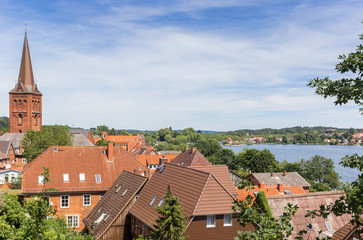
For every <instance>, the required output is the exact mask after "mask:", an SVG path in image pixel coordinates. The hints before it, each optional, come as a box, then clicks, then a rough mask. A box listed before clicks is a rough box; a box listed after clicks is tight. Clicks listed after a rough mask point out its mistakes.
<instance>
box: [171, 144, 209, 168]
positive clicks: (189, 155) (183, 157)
mask: <svg viewBox="0 0 363 240" xmlns="http://www.w3.org/2000/svg"><path fill="white" fill-rule="evenodd" d="M171 163H172V164H178V165H181V166H207V165H211V163H210V162H209V161H208V160H207V159H206V158H205V157H204V156H203V155H202V154H201V153H200V152H199V151H197V149H196V148H192V149H190V150H189V149H187V150H185V151H184V152H182V153H181V154H179V156H178V157H176V158H175V159H174V160H173V161H171Z"/></svg>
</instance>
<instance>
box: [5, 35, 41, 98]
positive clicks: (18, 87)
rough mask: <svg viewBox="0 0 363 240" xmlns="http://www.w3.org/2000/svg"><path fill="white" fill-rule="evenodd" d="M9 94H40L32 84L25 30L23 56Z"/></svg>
mask: <svg viewBox="0 0 363 240" xmlns="http://www.w3.org/2000/svg"><path fill="white" fill-rule="evenodd" d="M10 92H11V93H15V92H16V93H36V94H41V92H40V91H39V90H38V87H37V85H36V84H35V82H34V75H33V67H32V62H31V59H30V52H29V44H28V37H27V32H26V29H25V36H24V45H23V54H22V57H21V64H20V71H19V78H18V82H17V83H16V84H15V87H14V88H13V90H11V91H10Z"/></svg>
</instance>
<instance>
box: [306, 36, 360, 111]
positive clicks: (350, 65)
mask: <svg viewBox="0 0 363 240" xmlns="http://www.w3.org/2000/svg"><path fill="white" fill-rule="evenodd" d="M360 40H363V34H362V35H360ZM338 59H340V60H341V62H339V63H338V64H337V65H336V66H335V70H336V71H337V72H340V73H342V74H343V73H349V75H356V77H355V78H353V77H348V78H341V79H338V80H331V79H329V77H325V78H322V79H320V78H315V79H313V80H310V81H309V83H308V85H307V86H309V87H312V88H315V93H316V94H318V95H321V96H323V97H324V98H327V97H336V100H335V102H334V103H335V105H338V104H339V105H342V104H346V103H348V102H349V101H353V102H354V103H355V104H359V105H362V103H363V101H362V100H363V79H362V78H363V46H362V44H359V45H358V46H357V49H356V51H355V52H351V53H349V54H348V56H346V55H345V54H343V55H340V56H339V58H338ZM361 110H362V109H361Z"/></svg>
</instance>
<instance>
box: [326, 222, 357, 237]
mask: <svg viewBox="0 0 363 240" xmlns="http://www.w3.org/2000/svg"><path fill="white" fill-rule="evenodd" d="M355 232H356V228H355V227H353V225H352V223H350V222H349V223H347V224H345V225H344V226H343V227H342V228H340V229H339V230H338V231H336V232H335V233H334V235H333V236H332V238H331V240H347V239H350V238H349V237H351V236H353V234H354V233H355ZM356 235H357V236H355V237H356V238H357V237H358V236H359V233H356ZM360 237H361V238H359V239H363V235H361V236H360Z"/></svg>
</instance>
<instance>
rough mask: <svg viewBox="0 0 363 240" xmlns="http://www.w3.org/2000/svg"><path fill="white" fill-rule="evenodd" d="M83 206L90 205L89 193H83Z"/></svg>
mask: <svg viewBox="0 0 363 240" xmlns="http://www.w3.org/2000/svg"><path fill="white" fill-rule="evenodd" d="M83 206H91V195H90V194H84V195H83Z"/></svg>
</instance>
